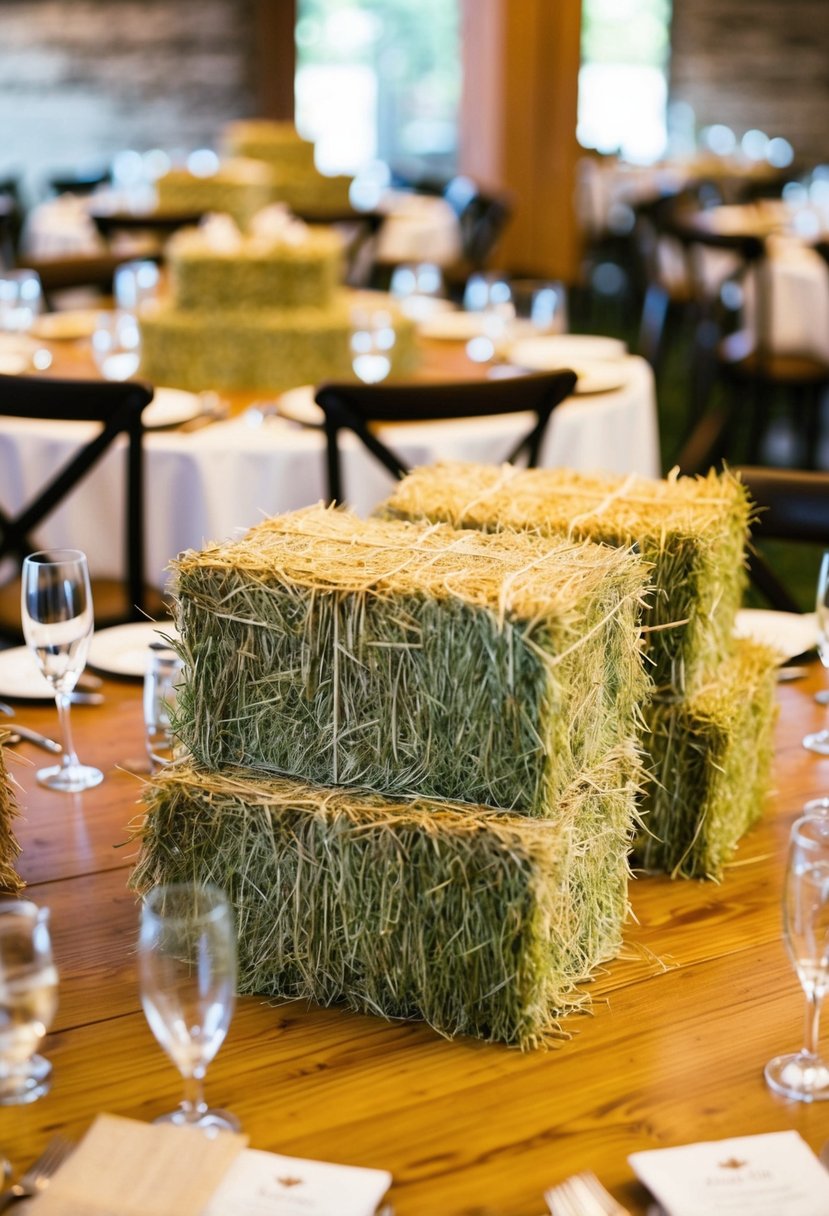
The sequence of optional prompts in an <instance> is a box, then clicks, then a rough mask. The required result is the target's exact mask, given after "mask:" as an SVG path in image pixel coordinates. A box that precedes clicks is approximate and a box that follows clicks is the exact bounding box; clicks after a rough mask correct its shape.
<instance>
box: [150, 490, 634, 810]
mask: <svg viewBox="0 0 829 1216" xmlns="http://www.w3.org/2000/svg"><path fill="white" fill-rule="evenodd" d="M174 570H175V593H176V596H177V599H178V607H177V617H178V626H179V630H180V633H181V644H180V649H181V653H182V656H183V658H184V661H185V668H186V678H185V687H184V689H183V690H182V693H181V696H180V699H179V710H178V721H177V730H178V732H179V735H180V737H181V739H182V740H183V742H184V744H185V745H186V746H187V747H188V748H189V749H190V750H191V751H192V753H193V754H194V755H195V756H196V757H197V758H198V759H199V760H200V761H201V763H203V764H204V765H206V766H208V767H212V768H220V767H222V766H223V765H226V764H235V765H241V766H244V767H251V768H256V769H261V770H264V771H266V772H279V773H290V774H293V775H295V776H300V777H302V778H304V779H307V780H311V781H317V782H319V783H321V784H324V785H325V784H334V785H341V784H348V785H361V786H367V787H369V788H371V789H375V790H380V791H383V792H387V793H392V794H420V795H424V796H427V797H439V798H452V799H459V800H461V801H465V802H472V803H483V804H486V805H489V806H493V807H501V808H504V809H507V810H513V811H515V812H517V813H520V814H526V815H532V816H549V815H551V814H553V813H554V807H555V803H556V800H557V798H558V796H559V795H560V794H561V792H562V790H563V789H564V788H566V786H567V785H569V784H570V783H571V782H572V781H573V779H574V778H575V776H576V774H577V773H579V772H580V771H581V770H583V769H585V768H590V767H592V766H593V765H595V764H597V763H599V761H600V760H601V758H602V757H603V756H605V755H606V754H607V753H608V752H609V751H611V750H612V749H613V748H614V747H616V746H617V745H619V744H620V743H623V742H625V741H627V740H631V739H632V738H634V736H635V734H636V730H637V727H638V725H639V721H640V712H639V707H640V704H641V702H642V701H643V699H645V698H646V696H647V693H648V688H649V685H648V679H647V676H646V674H645V672H644V670H643V666H642V662H641V642H640V636H639V631H638V619H639V614H640V608H641V598H642V593H643V585H644V583H645V579H646V571H645V569H644V568H643V564H642V563H641V561H640V560H639V558H638V557H636V556H635V555H634V554H632V553H629V552H625V551H623V550H620V549H609V548H606V547H602V546H598V545H592V544H589V543H583V542H579V543H571V542H569V541H549V540H544V539H541V538H537V537H531V536H517V535H516V536H509V537H500V536H483V535H481V534H479V533H475V532H455V531H453V530H452V529H450V528H445V527H423V526H418V525H413V524H404V523H386V522H381V521H377V520H370V521H364V520H360V519H358V518H357V517H356V516H353V515H350V514H348V513H346V512H343V511H335V510H326V509H324V508H313V509H311V510H308V511H302V512H297V513H296V514H293V515H285V516H281V517H278V518H276V519H272V520H268V521H266V522H265V523H263V524H261V525H259V526H258V527H256V528H254V529H252V530H251V531H250V532H249V533H248V534H247V536H246V537H244V538H243V539H242V540H240V541H237V542H228V543H226V544H223V545H217V546H214V547H212V548H208V549H205V550H204V551H203V552H200V553H195V552H190V553H186V554H183V555H182V556H181V557H180V558H179V559H178V561H177V562H176V563H174Z"/></svg>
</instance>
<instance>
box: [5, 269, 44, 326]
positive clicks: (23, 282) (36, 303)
mask: <svg viewBox="0 0 829 1216" xmlns="http://www.w3.org/2000/svg"><path fill="white" fill-rule="evenodd" d="M42 305H43V293H42V290H41V286H40V277H39V275H38V274H37V272H36V271H34V270H4V271H3V272H2V274H0V330H3V331H4V332H5V333H14V334H27V333H28V332H29V330H30V329H31V328H32V326H33V325H34V322H35V318H36V317H37V316H38V314H39V313H40V310H41V308H42Z"/></svg>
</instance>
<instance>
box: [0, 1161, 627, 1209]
mask: <svg viewBox="0 0 829 1216" xmlns="http://www.w3.org/2000/svg"><path fill="white" fill-rule="evenodd" d="M544 1198H545V1199H546V1200H547V1206H548V1208H549V1209H550V1212H551V1213H552V1216H630V1213H629V1212H628V1210H627V1208H623V1207H622V1205H621V1204H620V1203H617V1202H616V1200H615V1199H614V1198H613V1196H612V1195H611V1194H610V1192H609V1191H606V1190H605V1188H604V1187H603V1186H602V1184H601V1183H600V1182H599V1180H598V1178H597V1177H596V1175H595V1174H593V1173H591V1172H590V1171H589V1170H585V1171H584V1173H582V1174H573V1176H572V1177H571V1178H565V1179H564V1181H563V1182H560V1183H559V1184H558V1186H551V1187H550V1189H549V1190H548V1191H546V1192H545V1194H544ZM0 1210H1V1209H0Z"/></svg>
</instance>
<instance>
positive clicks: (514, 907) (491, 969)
mask: <svg viewBox="0 0 829 1216" xmlns="http://www.w3.org/2000/svg"><path fill="white" fill-rule="evenodd" d="M637 774H638V765H637V763H636V760H635V757H634V756H632V754H631V752H630V751H629V750H627V749H621V750H619V751H618V752H617V753H616V754H614V755H612V756H608V757H606V759H605V762H604V765H603V766H602V768H601V770H599V771H594V772H586V773H584V774H583V775H582V776H581V777H580V778H578V779H577V780H576V781H574V782H573V783H572V785H571V786H570V787H569V788H568V789H566V790H565V791H564V792H563V793H562V795H561V797H560V798H559V800H558V802H557V804H556V808H555V811H556V818H555V820H531V819H526V818H521V817H518V816H514V815H510V814H505V813H502V812H495V811H492V810H491V809H489V808H483V807H474V806H470V805H469V804H468V803H463V804H459V803H450V802H434V801H426V800H423V799H413V800H391V799H389V798H384V797H382V796H381V795H378V794H373V793H370V792H367V791H364V790H356V789H350V790H346V789H342V788H339V789H332V788H324V787H321V786H314V785H309V784H306V783H305V782H301V781H296V780H293V779H288V778H273V777H264V776H263V775H261V774H257V773H255V772H252V771H250V770H242V769H239V770H234V769H225V770H223V771H222V772H219V773H215V772H209V771H207V770H205V769H203V768H198V767H195V766H193V765H192V764H191V763H190V762H187V761H184V762H179V763H177V764H175V765H172V766H170V767H169V768H167V769H164V770H163V771H162V772H161V773H159V774H158V775H157V776H156V777H155V778H154V780H153V782H152V783H151V784H150V785H149V786H148V787H147V788H146V790H145V795H144V801H145V810H146V814H145V816H144V818H143V821H142V822H141V824H140V826H139V827H138V828H137V833H138V834H139V835H140V836H141V840H142V849H141V855H140V858H139V863H138V866H137V869H136V871H135V873H134V876H133V886H135V887H136V888H138V889H139V890H146V889H147V888H148V887H150V886H151V885H153V884H156V883H167V882H177V881H197V882H208V881H209V882H215V883H216V884H218V885H220V886H221V887H223V888H224V889H225V890H226V891H227V892H228V895H229V897H230V900H231V903H232V905H233V907H234V909H235V915H236V921H237V931H238V941H239V951H240V978H239V984H240V990H241V991H242V992H248V993H260V994H264V995H269V996H279V997H284V998H288V999H291V998H311V999H313V1000H315V1001H318V1002H320V1003H321V1004H325V1005H328V1004H333V1003H335V1002H345V1003H346V1004H347V1006H348V1007H349V1008H351V1009H354V1010H358V1011H360V1012H368V1013H375V1014H380V1015H382V1016H384V1017H388V1018H422V1019H424V1020H425V1021H427V1022H428V1023H430V1025H432V1026H433V1027H434V1028H435V1029H436V1030H438V1031H439V1032H440V1033H441V1034H443V1035H447V1036H452V1035H456V1034H468V1035H476V1036H478V1037H480V1038H484V1039H488V1040H497V1041H502V1042H505V1043H510V1044H516V1045H519V1046H521V1047H523V1048H528V1047H535V1046H538V1045H540V1044H542V1043H545V1042H549V1041H551V1040H552V1039H553V1038H554V1037H555V1036H556V1035H557V1034H560V1033H561V1032H560V1028H559V1026H558V1022H557V1019H558V1018H559V1017H560V1016H561V1015H563V1014H565V1013H567V1012H569V1011H571V1010H573V1009H578V1008H580V1007H582V1006H584V1005H585V1004H586V1003H587V1002H588V997H587V994H586V993H584V992H583V991H581V990H579V989H578V988H577V986H576V985H578V984H580V983H581V982H583V981H584V980H586V979H588V978H589V977H590V975H591V973H592V971H593V970H594V969H595V967H596V966H597V965H598V964H599V963H601V962H603V961H605V960H607V959H609V958H611V957H612V956H613V955H614V954H615V953H616V952H617V951H618V948H619V945H620V941H621V932H622V924H623V921H624V919H625V917H626V915H627V911H628V903H627V877H628V862H627V856H628V850H629V845H630V834H631V827H632V824H633V822H634V817H635V809H634V808H635V801H636V791H637V781H636V778H637Z"/></svg>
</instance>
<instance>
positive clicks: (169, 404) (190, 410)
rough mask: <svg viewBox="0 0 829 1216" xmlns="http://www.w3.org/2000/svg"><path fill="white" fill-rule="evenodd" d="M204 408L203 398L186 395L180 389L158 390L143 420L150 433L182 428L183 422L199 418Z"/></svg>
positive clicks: (145, 411) (193, 394) (142, 416)
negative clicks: (162, 428) (172, 427)
mask: <svg viewBox="0 0 829 1216" xmlns="http://www.w3.org/2000/svg"><path fill="white" fill-rule="evenodd" d="M202 408H203V406H202V401H201V398H200V397H198V396H197V395H196V394H195V393H185V392H184V391H183V390H182V389H179V388H157V389H156V390H155V395H154V396H153V399H152V401H151V402H150V404H149V405H148V406H147V408H146V409H145V410H144V413H143V414H142V415H141V420H142V422H143V423H144V426H145V427H146V429H147V430H148V431H152V430H158V429H160V428H161V427H165V426H181V424H182V423H183V422H189V421H190V420H191V419H192V418H197V417H198V416H199V414H200V413H201V412H202Z"/></svg>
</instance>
